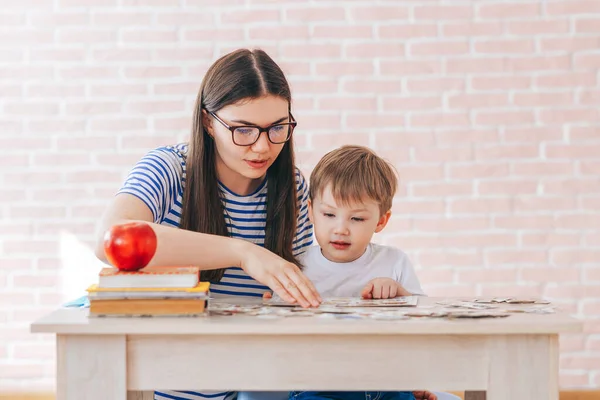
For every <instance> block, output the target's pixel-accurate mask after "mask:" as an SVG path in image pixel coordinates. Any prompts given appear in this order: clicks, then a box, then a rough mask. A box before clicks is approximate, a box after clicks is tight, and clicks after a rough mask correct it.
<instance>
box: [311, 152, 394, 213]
mask: <svg viewBox="0 0 600 400" xmlns="http://www.w3.org/2000/svg"><path fill="white" fill-rule="evenodd" d="M328 186H330V189H331V193H332V195H333V198H334V199H335V201H336V202H337V203H340V204H343V205H346V206H347V205H350V204H352V203H361V202H364V200H365V199H371V200H373V201H375V202H377V203H378V204H379V212H380V215H383V214H385V213H386V212H388V211H389V210H391V208H392V200H393V198H394V195H395V194H396V188H397V186H398V178H397V176H396V174H395V172H394V167H393V166H392V165H391V164H390V163H388V162H387V161H385V160H383V159H382V158H381V157H379V156H378V155H377V154H375V153H374V152H373V151H372V150H371V149H369V148H367V147H363V146H342V147H340V148H337V149H335V150H333V151H330V152H329V153H327V154H325V155H324V156H323V158H321V160H320V161H319V162H318V163H317V165H316V166H315V168H314V169H313V171H312V173H311V174H310V199H311V201H314V198H315V197H317V196H321V195H322V194H323V190H325V188H326V187H328Z"/></svg>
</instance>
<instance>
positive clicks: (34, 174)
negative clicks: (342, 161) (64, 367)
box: [0, 0, 600, 391]
mask: <svg viewBox="0 0 600 400" xmlns="http://www.w3.org/2000/svg"><path fill="white" fill-rule="evenodd" d="M245 46H251V47H262V48H264V49H265V50H267V51H268V52H269V53H270V54H271V55H272V56H273V57H274V58H275V59H276V60H277V61H278V62H279V63H280V64H281V65H282V67H283V68H284V70H285V71H286V72H287V75H288V78H289V80H290V82H291V84H292V89H293V95H294V115H295V116H296V118H297V119H298V121H299V128H298V130H297V135H296V143H297V145H298V150H299V151H298V156H299V160H300V163H301V164H300V166H301V167H302V169H303V170H304V172H305V173H307V174H308V173H309V172H310V169H311V168H312V166H313V165H314V164H315V162H316V160H318V158H319V157H320V156H321V155H322V154H323V153H324V152H326V151H327V150H329V149H331V148H333V147H335V146H338V145H340V144H342V143H358V144H364V145H369V146H371V147H373V148H374V149H376V150H377V151H378V152H380V153H381V154H382V155H384V156H386V157H387V158H388V159H390V160H392V161H393V162H394V163H395V165H396V166H397V168H398V170H399V172H400V174H401V181H402V182H401V190H400V193H399V194H398V196H397V198H396V201H395V203H394V217H393V219H392V221H391V223H390V225H389V227H388V228H386V230H385V231H384V232H382V233H381V234H379V235H378V236H377V241H380V242H385V243H389V244H393V245H397V246H400V247H402V248H404V249H405V250H406V251H407V252H408V253H409V254H410V256H411V257H412V259H413V261H414V263H415V265H416V267H417V269H418V273H419V276H420V278H421V279H422V281H423V283H424V286H425V289H426V290H427V291H428V293H429V294H430V295H437V296H447V295H467V296H474V295H513V294H517V295H527V296H529V295H533V296H544V297H546V298H548V299H550V300H552V301H553V302H555V303H557V304H559V305H560V306H562V307H563V308H565V309H567V310H569V311H571V312H572V313H574V314H575V315H578V316H579V317H581V318H584V319H585V328H584V333H583V334H577V335H567V336H565V337H564V338H563V339H561V362H560V366H561V380H560V383H561V386H562V387H563V388H572V387H599V386H600V247H599V245H600V230H599V229H598V227H600V211H599V210H600V179H599V175H600V107H599V105H600V74H599V68H600V1H599V0H589V1H578V0H563V1H552V0H544V1H542V0H540V1H514V2H506V1H485V0H482V1H462V0H452V1H427V0H422V1H408V0H407V1H372V0H368V1H348V0H344V1H318V2H317V1H312V2H305V1H288V2H279V1H253V0H245V1H244V0H218V1H216V0H213V1H210V0H206V1H199V0H18V1H14V0H0V168H1V170H0V265H1V268H0V327H1V328H0V391H1V390H18V389H28V390H38V389H39V390H44V389H50V388H52V387H53V377H54V360H53V357H54V347H53V342H52V338H51V337H48V336H36V335H31V334H29V333H28V324H29V322H30V321H31V320H32V319H34V318H36V317H38V316H40V315H42V314H44V313H46V312H48V311H50V310H51V309H53V308H54V307H56V306H57V305H59V304H60V303H61V302H62V301H63V300H66V299H68V298H72V297H74V296H77V295H80V294H83V290H84V289H85V287H86V286H87V284H88V283H90V280H91V279H93V277H94V275H95V273H96V271H97V269H98V268H99V267H100V264H99V263H98V262H97V261H96V260H95V259H94V256H93V254H92V253H91V247H90V246H91V243H92V242H93V238H94V233H93V232H94V229H95V226H96V223H97V221H98V218H99V215H100V213H101V212H102V211H103V209H104V206H105V205H106V203H107V202H108V200H109V198H110V197H111V196H112V195H113V193H114V192H115V190H116V189H117V188H118V187H119V184H120V182H121V180H122V179H123V177H124V174H126V172H127V171H128V169H129V167H130V166H131V165H132V164H133V163H134V162H135V161H136V160H137V159H138V158H139V157H140V156H141V155H143V154H144V153H145V152H146V151H148V150H149V149H150V148H152V147H154V146H158V145H162V144H169V143H174V142H177V141H180V140H184V139H185V138H186V135H187V133H188V131H189V127H190V119H191V114H192V107H193V103H194V99H195V96H196V92H197V90H198V87H199V84H200V81H201V79H202V76H203V73H204V71H205V70H206V68H207V67H208V66H209V65H210V63H211V62H212V61H213V60H214V59H216V57H217V56H219V55H221V54H223V53H226V52H228V51H230V50H233V49H235V48H238V47H245Z"/></svg>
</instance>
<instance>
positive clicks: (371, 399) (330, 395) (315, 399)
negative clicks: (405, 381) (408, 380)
mask: <svg viewBox="0 0 600 400" xmlns="http://www.w3.org/2000/svg"><path fill="white" fill-rule="evenodd" d="M323 399H329V400H415V396H413V394H412V392H290V398H289V400H323Z"/></svg>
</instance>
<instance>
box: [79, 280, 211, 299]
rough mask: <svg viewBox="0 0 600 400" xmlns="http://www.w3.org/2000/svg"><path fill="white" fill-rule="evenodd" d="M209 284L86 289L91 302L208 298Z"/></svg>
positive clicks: (92, 287)
mask: <svg viewBox="0 0 600 400" xmlns="http://www.w3.org/2000/svg"><path fill="white" fill-rule="evenodd" d="M209 288H210V282H200V283H198V284H197V285H196V286H195V287H192V288H145V287H144V288H139V287H138V288H101V287H98V285H96V284H94V285H91V286H90V287H88V288H87V292H88V297H89V299H90V301H92V300H109V299H110V300H115V299H171V298H185V299H189V298H194V299H198V298H208V291H209Z"/></svg>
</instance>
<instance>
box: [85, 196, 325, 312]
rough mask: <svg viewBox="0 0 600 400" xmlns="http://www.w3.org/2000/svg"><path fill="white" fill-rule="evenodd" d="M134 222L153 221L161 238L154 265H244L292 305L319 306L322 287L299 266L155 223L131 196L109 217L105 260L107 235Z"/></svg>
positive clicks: (239, 243) (104, 224) (245, 245)
mask: <svg viewBox="0 0 600 400" xmlns="http://www.w3.org/2000/svg"><path fill="white" fill-rule="evenodd" d="M132 221H144V222H146V223H148V225H150V226H151V227H152V229H153V230H154V233H155V234H156V239H157V247H156V252H155V254H154V257H152V259H151V260H150V262H149V264H148V265H172V266H178V265H197V266H199V267H200V268H202V269H217V268H227V267H232V266H238V267H241V268H242V269H243V270H244V271H246V273H247V274H248V275H250V276H252V277H253V278H254V279H256V280H257V281H259V282H261V283H263V284H265V285H267V286H269V287H270V288H271V289H272V290H273V291H275V292H276V293H277V294H278V295H280V296H281V298H282V299H284V300H286V301H288V302H291V303H295V302H298V303H299V304H300V305H302V306H303V307H309V306H310V305H311V304H312V305H313V306H317V305H318V304H319V301H320V298H319V295H318V293H317V291H316V289H315V288H314V286H313V285H312V283H311V282H310V281H309V280H308V278H306V277H305V276H304V274H302V272H300V270H299V268H298V267H297V266H296V265H294V264H292V263H289V262H287V261H286V260H284V259H283V258H281V257H279V256H277V255H276V254H274V253H272V252H270V251H269V250H267V249H265V248H262V247H260V246H257V245H255V244H253V243H250V242H246V241H244V240H241V239H233V238H229V237H224V236H218V235H210V234H205V233H198V232H191V231H187V230H183V229H179V228H172V227H167V226H163V225H159V224H155V223H153V222H152V221H153V217H152V212H151V211H150V209H149V208H148V206H147V205H146V204H145V203H144V202H143V201H141V200H140V199H138V198H137V197H135V196H133V195H130V194H127V193H121V194H118V195H117V196H115V197H114V198H113V200H112V202H111V203H110V205H109V207H108V209H107V210H106V212H105V213H104V216H103V218H102V221H101V224H100V229H99V230H98V233H97V241H96V249H95V252H96V256H97V257H98V258H99V259H100V260H102V261H104V262H107V260H106V255H105V254H104V244H103V239H104V233H105V232H106V231H107V230H108V229H110V227H112V226H114V225H117V224H122V223H127V222H132Z"/></svg>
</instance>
